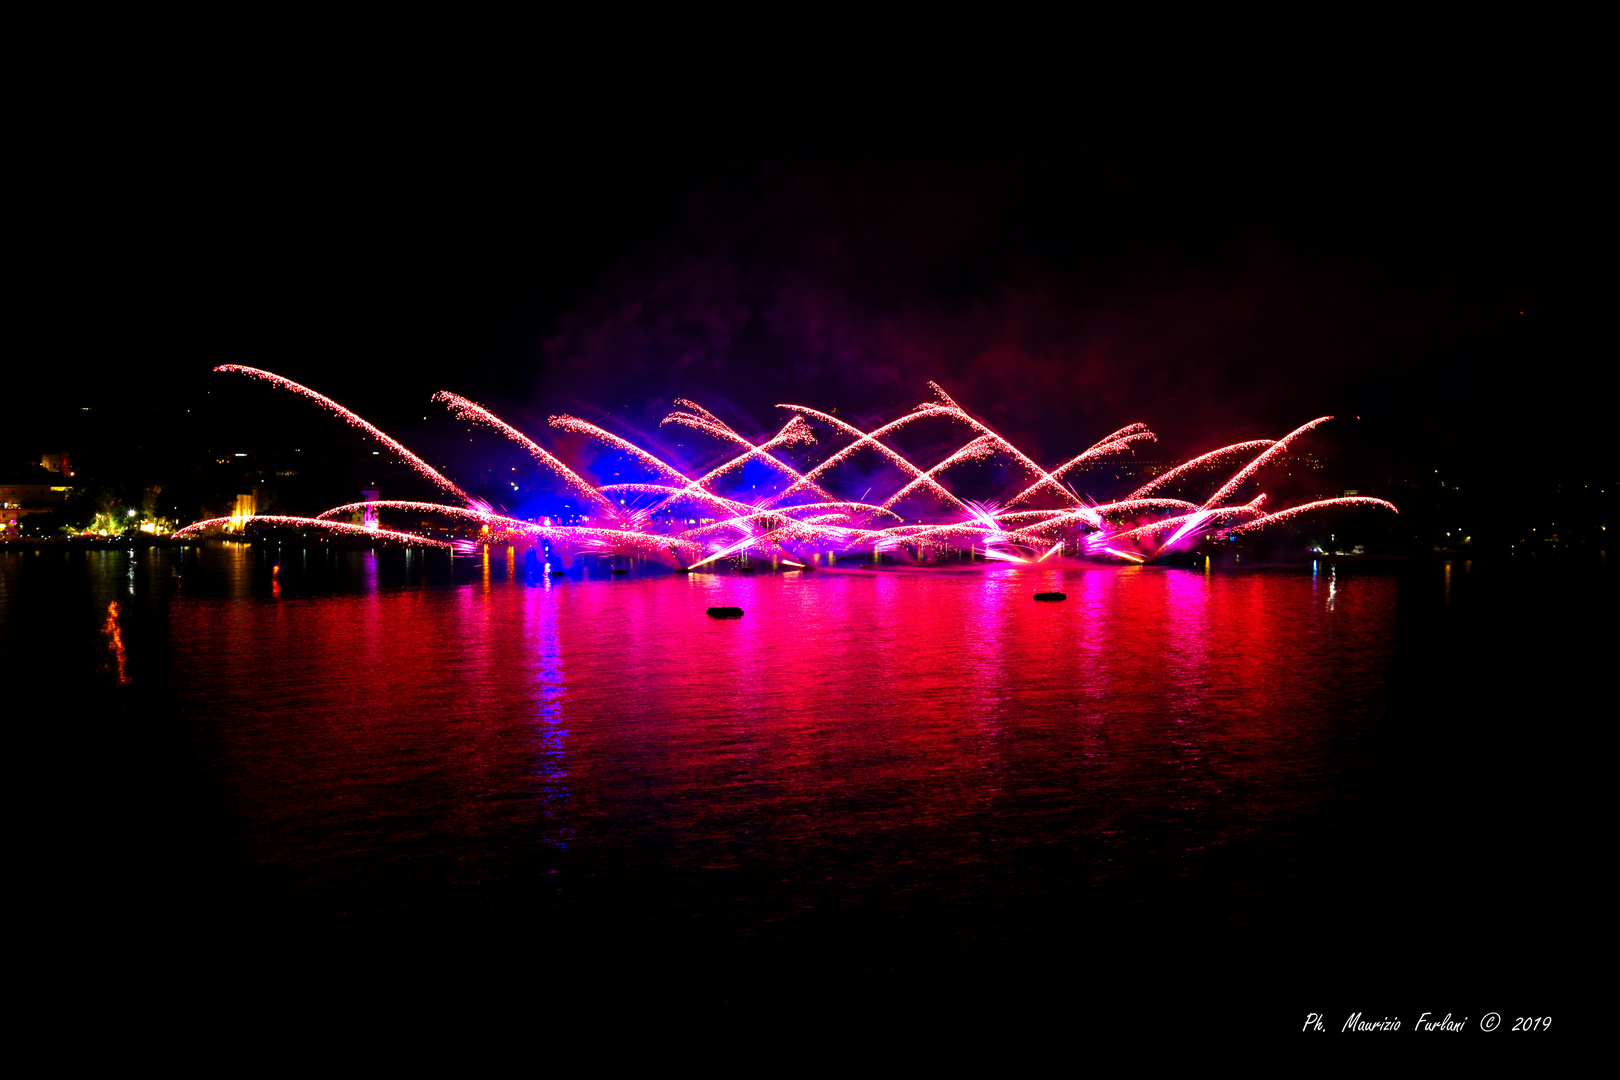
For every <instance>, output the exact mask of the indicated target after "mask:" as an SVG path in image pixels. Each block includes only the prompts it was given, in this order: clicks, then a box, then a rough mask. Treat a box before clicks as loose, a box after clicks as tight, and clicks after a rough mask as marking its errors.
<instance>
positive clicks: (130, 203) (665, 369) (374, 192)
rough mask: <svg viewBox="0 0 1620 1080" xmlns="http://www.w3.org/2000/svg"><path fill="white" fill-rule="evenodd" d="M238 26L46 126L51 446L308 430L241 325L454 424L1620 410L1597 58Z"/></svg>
mask: <svg viewBox="0 0 1620 1080" xmlns="http://www.w3.org/2000/svg"><path fill="white" fill-rule="evenodd" d="M547 56H548V57H549V58H550V61H555V59H556V50H555V49H552V50H550V52H548V53H547ZM234 59H236V58H232V57H222V58H218V59H217V60H214V61H210V62H208V63H206V64H203V63H199V64H197V65H195V66H187V65H180V66H177V67H169V68H162V69H159V68H153V69H150V70H136V71H130V72H129V73H128V78H127V79H126V80H125V81H123V82H122V83H121V84H120V85H118V86H117V87H116V92H112V91H113V89H114V88H111V87H107V86H102V87H98V88H97V90H96V92H94V93H91V94H89V95H88V96H86V97H84V98H83V99H79V98H63V99H61V100H57V101H55V102H54V103H53V105H52V107H51V108H48V109H44V110H41V111H39V112H38V113H37V115H35V116H34V117H33V118H32V120H31V121H30V122H29V124H28V125H26V128H25V134H24V135H23V136H22V137H23V139H24V140H25V144H26V145H27V146H28V147H29V148H30V149H31V150H32V151H33V155H32V160H33V161H34V162H36V163H37V167H36V168H35V170H34V174H35V175H34V183H33V184H31V185H30V207H31V216H30V218H29V226H30V227H29V229H28V230H27V231H28V233H29V235H30V238H31V240H35V241H37V242H30V243H27V244H25V246H24V247H23V249H22V250H23V251H24V252H25V257H26V258H27V259H28V260H29V265H30V268H31V269H32V271H33V272H32V273H31V274H30V275H28V281H27V284H26V285H25V287H24V291H23V297H24V299H25V303H24V304H23V305H22V306H23V307H24V308H25V309H26V311H25V314H24V322H25V325H28V326H30V327H34V326H37V327H38V328H39V332H38V333H37V334H30V336H29V345H28V347H27V348H28V352H29V362H28V363H26V364H25V365H23V366H25V367H26V369H27V372H26V374H25V385H26V382H27V381H33V382H34V383H35V385H37V386H38V387H39V389H38V390H37V391H36V392H37V393H39V394H40V395H42V397H41V400H42V401H43V402H44V404H43V407H42V408H40V409H38V410H33V411H30V413H29V415H28V417H27V419H25V420H23V421H20V422H18V423H16V424H14V425H13V426H12V428H11V430H10V436H11V438H12V440H13V441H14V442H18V443H19V445H20V444H21V443H23V442H28V441H30V440H31V441H32V442H40V443H47V442H48V443H52V444H54V443H56V442H62V441H64V438H63V437H62V436H61V434H60V433H61V432H63V431H67V432H69V434H68V436H66V439H67V440H68V441H71V440H73V439H85V438H90V437H92V436H91V435H90V434H88V433H87V431H86V429H85V428H84V427H83V425H84V423H85V420H84V414H83V412H82V410H83V409H84V408H86V407H90V408H92V409H93V411H94V415H96V416H97V417H105V418H107V419H106V420H105V421H99V420H98V421H97V422H96V423H95V424H94V425H93V427H92V429H91V430H93V432H94V433H95V434H94V436H93V437H97V438H108V437H112V438H125V437H132V436H130V434H129V433H131V432H135V431H139V430H141V429H142V428H143V427H144V428H146V429H151V428H152V427H154V426H163V425H165V424H169V423H171V422H173V421H170V420H169V419H167V417H168V416H169V415H171V414H174V413H176V412H177V411H180V412H181V413H182V414H183V410H184V409H185V408H188V407H189V408H192V409H193V413H192V414H183V415H192V416H195V415H198V414H199V413H202V414H207V415H209V416H211V418H212V419H211V421H210V423H211V424H212V426H209V425H208V424H204V425H202V426H201V427H199V428H197V429H196V430H195V431H194V433H193V435H194V437H195V438H197V439H201V440H204V441H206V440H215V441H217V440H218V439H219V438H222V437H224V436H223V435H221V431H224V432H241V431H244V430H249V429H251V430H253V431H254V437H257V438H264V437H269V436H267V435H266V434H265V433H264V432H263V431H259V430H257V429H252V425H248V428H247V429H244V428H243V427H242V423H243V420H242V415H243V412H244V411H251V410H253V409H254V408H255V403H265V404H268V403H270V402H271V401H272V400H273V399H274V395H275V392H274V391H271V390H270V389H269V388H267V387H263V386H258V385H253V386H249V387H247V388H246V389H245V390H244V389H243V388H242V387H240V386H238V387H234V388H222V386H221V384H222V383H223V382H229V381H230V380H229V377H227V376H220V375H212V374H210V373H209V368H210V367H211V366H212V365H213V364H215V363H224V362H236V363H246V364H250V365H254V366H261V367H267V368H270V369H272V370H274V371H277V372H279V373H281V374H284V375H286V376H288V377H290V378H293V379H296V380H298V381H301V382H305V383H307V384H308V385H311V386H313V387H315V388H317V389H319V390H322V391H323V392H326V393H328V394H331V395H332V396H334V397H336V398H338V399H339V400H341V401H343V402H344V403H345V404H348V405H349V406H350V407H352V408H354V409H356V410H357V411H359V412H360V413H362V414H364V415H366V416H368V417H370V418H372V419H374V420H375V421H376V422H378V423H379V424H381V425H382V426H384V427H385V428H388V429H390V430H392V431H395V433H396V434H398V435H399V436H400V437H401V438H402V439H404V440H405V441H406V442H407V443H412V441H413V440H418V439H425V440H428V441H430V442H431V441H432V440H434V439H436V438H438V437H439V435H438V434H436V432H440V431H441V429H448V427H449V426H450V425H449V424H448V421H447V420H446V419H445V418H444V416H443V414H442V412H440V411H437V407H430V406H428V403H427V399H428V397H429V396H430V395H431V394H432V393H433V392H434V391H435V390H439V389H452V390H455V391H458V392H460V393H464V394H466V395H468V396H471V397H474V398H475V399H477V400H480V401H483V402H485V403H486V404H489V405H490V406H491V407H494V408H496V409H497V411H500V412H502V413H503V414H504V415H507V416H508V417H509V418H510V419H512V420H513V421H514V422H516V423H518V424H519V426H522V427H525V428H526V429H527V430H530V431H531V432H534V433H543V432H544V430H545V428H544V418H545V416H546V415H547V414H548V413H549V412H554V411H558V410H567V411H572V412H576V413H580V414H582V415H588V416H594V417H604V416H605V417H609V418H611V419H612V420H613V422H614V423H616V424H618V425H619V426H620V427H621V428H622V429H624V430H626V431H642V432H647V431H652V430H654V429H655V428H656V423H657V420H658V418H660V417H661V416H662V415H664V413H665V412H667V411H668V409H669V403H670V399H672V398H674V397H677V396H682V397H690V398H693V399H695V400H697V401H699V402H701V403H703V404H705V405H707V406H708V407H710V408H713V409H715V410H716V411H717V412H720V413H721V414H722V415H724V416H726V417H727V419H729V420H731V421H732V422H733V423H735V424H736V425H737V426H739V428H740V429H743V430H746V431H753V432H756V433H759V432H763V431H764V430H766V429H767V428H769V427H773V426H774V425H775V424H777V423H779V422H780V419H779V417H780V415H781V414H780V413H778V412H777V411H776V410H775V409H774V408H773V406H774V405H775V404H777V403H778V402H784V401H791V402H798V403H803V404H807V405H812V406H815V407H819V408H826V409H830V408H832V407H834V406H837V407H838V408H839V410H840V415H848V416H851V417H853V418H856V419H867V420H870V421H873V422H876V421H879V420H882V419H887V418H891V417H893V416H894V415H897V414H898V413H899V412H901V411H904V410H907V409H909V408H910V407H911V406H913V405H914V404H916V403H917V402H919V401H922V400H924V399H925V398H926V397H927V396H928V391H927V387H926V382H927V380H929V379H934V380H937V381H939V382H940V383H942V384H943V385H944V386H945V387H946V388H947V389H948V390H949V391H950V392H951V393H952V394H954V395H956V396H957V398H958V399H959V400H960V401H961V402H962V403H963V404H964V405H965V406H967V407H968V408H969V409H971V410H973V411H974V412H976V413H978V414H979V415H981V416H982V417H984V418H985V419H987V420H988V421H989V422H991V423H992V424H994V425H996V426H997V427H998V428H1000V429H1001V430H1002V431H1003V432H1004V433H1005V434H1007V435H1009V436H1010V437H1012V438H1013V439H1014V441H1016V442H1019V443H1020V444H1021V445H1024V446H1026V448H1028V449H1030V450H1031V452H1033V453H1035V454H1036V456H1037V457H1041V458H1044V459H1046V460H1049V461H1055V460H1058V459H1059V458H1060V457H1061V456H1067V455H1068V454H1072V453H1073V452H1075V451H1077V450H1079V449H1081V448H1083V447H1084V446H1085V445H1088V444H1089V443H1090V442H1092V441H1093V440H1095V439H1096V438H1097V437H1098V436H1100V435H1102V434H1104V433H1106V432H1107V431H1110V430H1113V429H1115V428H1117V427H1120V426H1122V425H1124V424H1126V423H1129V422H1132V421H1137V420H1140V421H1145V422H1146V423H1148V424H1149V425H1150V426H1151V427H1152V428H1153V429H1154V430H1155V431H1157V432H1159V434H1160V435H1161V438H1162V439H1163V442H1162V443H1161V447H1160V448H1159V450H1158V451H1156V453H1159V454H1163V455H1166V456H1169V455H1180V454H1185V453H1190V452H1194V451H1196V450H1199V449H1203V448H1207V447H1208V446H1210V445H1214V444H1215V443H1216V441H1217V440H1222V439H1228V438H1232V439H1235V438H1243V437H1258V436H1265V435H1273V436H1274V435H1277V434H1280V433H1281V432H1283V431H1286V430H1288V429H1289V428H1292V427H1294V426H1296V425H1297V424H1299V423H1303V422H1304V421H1306V420H1309V419H1311V418H1313V417H1315V416H1318V415H1322V414H1324V413H1334V414H1337V415H1341V416H1354V415H1360V416H1361V417H1362V418H1363V419H1362V421H1361V423H1362V425H1364V426H1363V427H1361V428H1360V429H1359V431H1358V432H1341V435H1340V436H1339V437H1340V438H1343V439H1349V440H1351V441H1352V442H1354V443H1355V444H1356V445H1357V447H1358V448H1362V447H1365V449H1364V450H1362V449H1358V452H1367V453H1372V454H1377V455H1382V456H1383V457H1384V458H1386V459H1388V461H1389V462H1391V463H1406V464H1407V465H1412V466H1413V467H1419V466H1421V467H1424V468H1427V467H1429V465H1430V464H1434V465H1438V466H1444V467H1447V468H1463V467H1473V468H1489V467H1495V464H1494V463H1495V462H1497V461H1498V459H1499V458H1501V456H1502V447H1503V446H1505V445H1507V443H1506V440H1511V439H1515V438H1521V437H1522V436H1523V435H1525V434H1526V433H1529V432H1546V431H1557V432H1559V434H1558V435H1557V437H1556V438H1557V439H1558V440H1559V443H1558V445H1559V446H1560V447H1567V448H1568V450H1569V452H1570V453H1571V454H1572V455H1577V456H1578V455H1590V454H1592V453H1593V452H1595V451H1598V450H1600V449H1602V447H1603V446H1605V445H1606V443H1607V440H1606V438H1605V437H1604V434H1603V433H1604V432H1605V431H1606V430H1607V427H1606V425H1607V421H1606V408H1607V405H1606V399H1607V396H1608V394H1607V382H1608V381H1609V380H1608V379H1607V376H1606V374H1605V373H1606V371H1607V368H1608V367H1609V365H1610V364H1611V362H1612V356H1613V343H1612V333H1611V331H1610V329H1609V325H1610V321H1611V320H1610V316H1611V315H1612V310H1613V287H1614V274H1613V268H1612V258H1611V257H1610V256H1609V249H1610V247H1611V241H1612V227H1611V225H1610V213H1609V210H1608V196H1607V192H1608V191H1609V189H1610V188H1611V187H1612V186H1613V185H1612V180H1613V178H1612V176H1610V175H1609V169H1608V166H1607V165H1606V163H1605V162H1604V161H1603V158H1604V154H1603V153H1602V146H1601V143H1602V142H1604V141H1606V140H1604V139H1602V138H1600V137H1599V132H1600V131H1601V130H1602V125H1601V124H1600V123H1599V117H1598V114H1597V111H1596V106H1595V101H1596V100H1597V95H1596V93H1595V81H1594V80H1593V79H1592V77H1590V76H1587V75H1585V74H1584V73H1583V71H1584V69H1582V68H1581V67H1580V65H1578V64H1575V65H1571V67H1570V69H1569V70H1566V71H1564V72H1562V73H1560V74H1559V75H1558V76H1557V77H1556V78H1548V77H1547V76H1546V75H1545V74H1544V73H1542V72H1539V71H1538V72H1535V73H1532V72H1530V71H1528V70H1518V69H1516V68H1515V67H1514V66H1513V65H1508V64H1500V63H1496V62H1480V63H1478V64H1475V65H1474V66H1471V67H1470V66H1466V65H1463V64H1460V63H1451V64H1450V65H1449V66H1446V67H1444V68H1441V69H1437V70H1434V71H1429V72H1426V73H1423V77H1421V78H1420V77H1418V76H1416V75H1414V74H1412V70H1414V69H1413V68H1412V66H1411V65H1410V64H1408V66H1407V67H1406V68H1402V69H1401V70H1398V71H1393V70H1385V69H1380V70H1378V71H1370V70H1353V69H1334V70H1329V71H1325V72H1319V73H1314V74H1313V73H1311V72H1310V71H1309V68H1310V65H1309V64H1308V63H1307V64H1303V65H1299V66H1296V67H1295V68H1294V69H1293V70H1291V71H1289V72H1286V73H1278V74H1277V76H1276V77H1275V78H1265V77H1261V78H1254V77H1242V76H1240V74H1239V73H1236V72H1224V73H1223V72H1221V71H1218V70H1217V71H1201V72H1196V73H1191V74H1189V75H1188V76H1187V77H1186V78H1185V79H1184V80H1183V81H1181V82H1176V83H1173V84H1172V85H1163V80H1162V79H1154V78H1150V77H1149V76H1147V75H1142V76H1141V78H1142V80H1143V85H1142V86H1130V85H1127V86H1120V85H1117V84H1115V83H1112V82H1110V81H1109V80H1107V79H1098V78H1092V79H1089V80H1082V79H1078V78H1070V77H1069V75H1068V73H1066V72H1056V73H1053V74H1050V75H1043V76H1038V77H1034V78H1029V77H1024V78H1022V79H1020V80H1019V81H1017V82H1015V83H1010V84H1003V83H995V84H994V85H992V84H991V83H990V82H988V81H987V80H986V79H985V77H984V76H983V75H982V73H981V74H979V75H976V76H969V75H966V74H963V73H962V71H961V69H959V68H955V67H952V66H951V65H949V64H945V65H942V66H940V67H938V68H936V69H932V70H928V71H926V72H924V73H922V74H919V75H918V77H917V78H916V79H915V80H909V81H908V79H906V78H904V77H896V78H893V79H885V80H881V81H863V80H862V79H861V78H860V77H858V76H857V77H854V79H853V82H851V80H850V79H847V78H840V79H832V80H830V82H829V79H828V77H827V76H826V74H825V73H822V74H821V76H820V77H818V80H817V81H809V80H801V79H800V78H798V75H799V74H803V73H804V72H803V71H800V70H798V69H796V70H795V71H789V72H785V73H783V72H772V71H771V70H770V65H769V64H764V65H760V64H757V63H756V64H754V65H752V66H750V67H748V68H747V69H746V70H744V69H740V68H739V69H737V70H736V71H735V72H732V71H730V70H729V69H722V70H720V71H718V72H716V71H710V72H709V74H708V77H707V78H706V79H705V80H704V81H703V82H702V83H701V85H695V84H694V83H692V82H687V81H683V80H681V79H678V78H672V77H670V76H671V73H672V71H673V70H674V69H671V68H664V69H660V71H658V72H654V73H648V72H647V71H645V70H642V69H640V68H639V67H638V66H637V65H635V64H634V63H632V62H631V59H632V58H621V60H622V63H621V65H620V66H619V67H617V68H615V67H613V66H612V65H608V66H607V67H604V68H594V69H592V73H591V77H590V78H582V77H580V71H579V70H578V69H574V68H569V69H567V70H558V69H557V68H555V67H553V66H551V64H550V63H549V62H542V60H541V59H536V60H535V61H534V62H533V66H532V69H531V68H530V67H527V66H525V65H523V64H521V63H514V62H513V59H512V56H511V55H510V54H505V55H503V57H502V58H501V60H500V62H499V63H495V62H493V61H492V62H491V64H490V70H481V69H480V67H479V65H478V64H477V63H476V62H474V61H476V60H477V59H478V58H477V57H476V56H473V57H467V56H463V57H461V58H460V60H459V62H458V63H457V64H456V65H454V66H445V65H442V64H431V63H422V62H406V61H402V60H383V59H378V58H377V57H376V56H375V55H372V56H368V57H367V58H365V59H356V58H355V57H353V56H349V55H347V54H343V53H341V52H336V53H332V54H326V55H314V54H310V55H303V54H297V55H296V56H295V57H294V59H296V60H298V61H299V63H289V64H278V63H274V62H271V61H269V60H266V59H263V58H259V59H256V60H255V61H254V62H252V63H248V64H245V65H244V66H243V68H242V69H241V70H236V69H235V68H234V67H233V60H234ZM419 59H420V58H418V60H419ZM430 59H431V57H430ZM1418 66H1421V65H1418ZM732 76H734V77H732ZM1149 83H1151V84H1153V85H1152V86H1151V88H1149V86H1148V84H1149ZM828 85H836V87H837V89H836V90H832V89H828ZM36 227H37V233H38V234H37V237H35V236H34V235H33V234H34V231H35V228H36ZM222 400H223V401H226V402H227V406H226V407H225V408H224V409H222V408H221V405H220V402H221V401H222ZM273 408H274V409H278V410H281V411H280V412H275V413H272V414H271V415H272V417H274V418H276V419H277V420H278V422H279V420H281V419H285V418H287V417H290V416H293V415H294V414H295V413H297V412H298V409H299V408H302V407H301V406H300V407H296V408H289V404H288V402H285V401H278V402H276V403H275V404H274V406H273ZM424 416H427V417H428V418H429V419H428V420H425V421H424V420H423V419H422V418H423V417H424ZM322 422H324V421H322ZM74 425H80V426H79V427H74ZM23 449H24V450H25V451H27V452H32V451H31V450H29V449H28V447H26V446H24V447H23Z"/></svg>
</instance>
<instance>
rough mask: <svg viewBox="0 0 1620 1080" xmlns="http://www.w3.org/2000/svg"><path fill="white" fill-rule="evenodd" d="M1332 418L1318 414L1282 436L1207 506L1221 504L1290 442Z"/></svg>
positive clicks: (1214, 495) (1228, 482) (1228, 483)
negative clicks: (1308, 421) (1313, 418)
mask: <svg viewBox="0 0 1620 1080" xmlns="http://www.w3.org/2000/svg"><path fill="white" fill-rule="evenodd" d="M1331 419H1333V417H1331V416H1318V417H1317V418H1316V419H1315V420H1312V421H1311V422H1310V423H1308V424H1301V425H1300V426H1299V427H1297V428H1295V429H1294V430H1293V431H1290V432H1289V433H1288V434H1287V435H1284V436H1283V437H1282V438H1280V439H1278V440H1277V441H1276V442H1275V443H1273V444H1272V445H1271V447H1270V448H1269V449H1267V450H1265V451H1263V452H1262V453H1261V454H1260V456H1259V457H1257V458H1255V459H1254V460H1253V461H1251V462H1249V463H1248V464H1247V465H1245V466H1244V467H1243V469H1242V471H1240V472H1239V473H1238V474H1237V475H1236V476H1234V477H1232V479H1230V480H1228V481H1227V482H1226V483H1225V484H1224V485H1222V487H1221V490H1219V491H1217V492H1216V493H1215V494H1213V495H1211V496H1210V497H1209V501H1207V502H1205V503H1204V506H1205V508H1206V509H1207V508H1209V507H1211V506H1215V505H1217V504H1219V503H1220V501H1221V500H1222V499H1224V498H1226V497H1227V496H1228V495H1230V494H1232V492H1234V491H1236V490H1237V488H1238V485H1239V484H1241V483H1243V481H1245V480H1247V479H1248V478H1249V477H1251V476H1253V475H1254V474H1255V473H1257V472H1259V471H1260V466H1262V465H1264V464H1265V463H1266V462H1268V461H1270V460H1271V459H1272V458H1274V457H1276V456H1277V455H1278V454H1280V453H1282V452H1283V451H1284V450H1286V449H1288V444H1289V443H1291V442H1293V441H1294V440H1295V439H1297V438H1299V437H1300V436H1301V435H1303V434H1305V433H1306V432H1307V431H1309V430H1311V429H1312V428H1313V427H1316V426H1317V425H1318V424H1325V423H1327V422H1328V421H1329V420H1331Z"/></svg>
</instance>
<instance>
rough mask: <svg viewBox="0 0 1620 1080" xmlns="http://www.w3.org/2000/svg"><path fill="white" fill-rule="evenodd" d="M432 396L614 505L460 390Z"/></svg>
mask: <svg viewBox="0 0 1620 1080" xmlns="http://www.w3.org/2000/svg"><path fill="white" fill-rule="evenodd" d="M433 400H434V401H442V402H444V403H445V404H446V405H448V406H450V411H451V412H453V413H455V414H456V416H458V417H460V418H461V419H463V420H471V421H475V422H477V423H481V424H488V425H489V426H490V427H492V428H494V429H495V430H496V431H499V432H500V433H501V434H503V435H505V436H506V437H507V438H508V439H511V440H512V441H513V442H515V443H517V444H518V445H519V446H522V447H523V449H525V450H527V451H528V452H529V453H530V454H531V455H532V456H533V457H534V460H536V461H538V462H539V463H540V464H541V465H543V466H545V467H546V468H548V469H550V470H551V471H553V472H555V473H556V474H557V475H558V476H560V477H562V478H563V482H564V483H566V484H567V485H568V486H569V487H571V488H573V489H574V490H575V491H577V492H578V493H579V494H580V495H581V496H583V497H585V498H587V499H595V500H596V501H598V502H600V503H603V504H604V505H606V506H610V507H611V506H612V505H613V500H611V499H609V498H608V497H607V496H605V495H603V494H602V493H601V492H600V491H598V490H597V489H596V488H593V487H592V486H591V485H590V484H589V483H587V482H586V481H585V479H584V478H583V477H581V476H580V475H579V474H578V473H576V472H574V470H573V469H570V468H569V467H568V466H567V465H564V464H563V463H562V462H560V461H558V460H557V459H556V458H555V457H553V456H552V455H551V454H550V452H549V451H547V450H546V449H544V448H543V447H542V446H541V445H540V444H539V443H537V442H535V441H534V440H533V439H531V438H529V437H528V436H527V435H525V434H523V432H521V431H519V430H518V429H517V428H515V427H513V426H512V425H511V424H508V423H507V422H506V421H505V420H502V419H501V418H500V417H498V416H496V415H495V414H494V413H492V412H490V411H489V410H488V409H486V408H484V407H483V406H482V405H480V404H478V403H477V402H475V401H468V400H467V399H466V398H464V397H462V396H461V395H460V394H452V393H451V392H450V391H448V390H440V391H439V392H438V393H437V394H434V395H433Z"/></svg>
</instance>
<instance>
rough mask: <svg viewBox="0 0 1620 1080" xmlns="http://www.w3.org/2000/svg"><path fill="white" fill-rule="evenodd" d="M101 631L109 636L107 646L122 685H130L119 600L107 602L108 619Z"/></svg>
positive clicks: (119, 682) (102, 625)
mask: <svg viewBox="0 0 1620 1080" xmlns="http://www.w3.org/2000/svg"><path fill="white" fill-rule="evenodd" d="M101 632H102V634H104V635H105V636H106V638H107V647H108V649H110V650H111V651H112V660H113V669H114V671H115V673H116V674H117V676H118V684H119V685H120V686H128V685H129V665H128V663H127V662H126V658H125V656H124V632H123V631H122V630H120V629H119V627H118V601H116V600H111V601H108V603H107V621H106V622H104V623H102V624H101Z"/></svg>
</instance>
